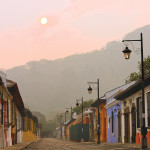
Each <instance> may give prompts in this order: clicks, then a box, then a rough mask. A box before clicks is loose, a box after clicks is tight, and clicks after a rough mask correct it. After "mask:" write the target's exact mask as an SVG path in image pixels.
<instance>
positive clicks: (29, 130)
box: [23, 108, 40, 141]
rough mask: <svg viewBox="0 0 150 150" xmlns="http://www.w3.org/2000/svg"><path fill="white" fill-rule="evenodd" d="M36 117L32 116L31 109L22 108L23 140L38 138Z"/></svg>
mask: <svg viewBox="0 0 150 150" xmlns="http://www.w3.org/2000/svg"><path fill="white" fill-rule="evenodd" d="M39 130H40V129H39V125H38V119H37V117H35V116H33V115H32V113H31V111H30V110H29V109H27V108H24V117H23V141H34V140H36V139H37V138H40V131H39Z"/></svg>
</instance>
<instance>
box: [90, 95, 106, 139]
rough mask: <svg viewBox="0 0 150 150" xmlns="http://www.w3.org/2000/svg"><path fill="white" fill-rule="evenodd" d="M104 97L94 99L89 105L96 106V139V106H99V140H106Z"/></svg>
mask: <svg viewBox="0 0 150 150" xmlns="http://www.w3.org/2000/svg"><path fill="white" fill-rule="evenodd" d="M105 105H106V99H102V98H101V99H99V101H98V100H96V101H95V102H94V103H93V104H92V105H91V106H92V107H96V132H95V135H96V136H95V137H96V141H97V139H98V136H97V131H98V107H99V113H100V141H101V142H106V141H107V121H106V118H107V116H106V109H105V107H104V106H105Z"/></svg>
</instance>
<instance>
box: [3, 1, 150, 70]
mask: <svg viewBox="0 0 150 150" xmlns="http://www.w3.org/2000/svg"><path fill="white" fill-rule="evenodd" d="M149 6H150V1H149V0H142V1H141V0H132V1H131V0H126V1H121V0H25V1H21V0H13V1H11V0H9V1H1V2H0V18H1V21H0V22H1V23H0V52H1V59H0V68H5V69H7V68H11V67H14V66H18V65H23V64H25V63H27V62H28V61H32V60H40V59H51V60H54V59H57V58H63V57H65V56H68V55H72V54H79V53H86V52H90V51H92V50H96V49H98V50H99V49H100V48H102V47H103V46H105V44H106V43H107V42H110V41H113V40H121V39H122V38H123V36H124V35H125V34H127V33H128V32H131V31H133V30H135V29H137V28H139V27H142V26H145V25H148V24H149V16H150V9H149ZM43 16H45V17H47V18H48V23H47V24H46V25H41V24H40V18H41V17H43Z"/></svg>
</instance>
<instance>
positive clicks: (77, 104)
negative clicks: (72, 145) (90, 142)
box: [76, 97, 83, 139]
mask: <svg viewBox="0 0 150 150" xmlns="http://www.w3.org/2000/svg"><path fill="white" fill-rule="evenodd" d="M76 101H77V103H76V106H77V107H78V106H79V101H81V107H82V139H83V97H82V98H81V99H77V100H76Z"/></svg>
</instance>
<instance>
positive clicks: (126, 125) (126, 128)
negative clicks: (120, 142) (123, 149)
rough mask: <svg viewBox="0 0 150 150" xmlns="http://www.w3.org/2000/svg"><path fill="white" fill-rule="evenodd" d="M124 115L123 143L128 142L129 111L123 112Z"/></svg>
mask: <svg viewBox="0 0 150 150" xmlns="http://www.w3.org/2000/svg"><path fill="white" fill-rule="evenodd" d="M124 117H125V143H129V142H130V127H129V113H125V114H124Z"/></svg>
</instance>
